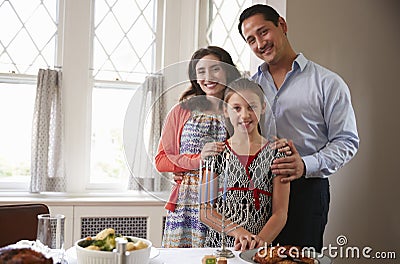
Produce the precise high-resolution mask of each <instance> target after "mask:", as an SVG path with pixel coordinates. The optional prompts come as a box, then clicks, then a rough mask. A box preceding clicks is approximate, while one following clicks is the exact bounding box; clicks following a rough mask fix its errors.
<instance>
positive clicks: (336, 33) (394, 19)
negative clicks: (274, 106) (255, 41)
mask: <svg viewBox="0 0 400 264" xmlns="http://www.w3.org/2000/svg"><path fill="white" fill-rule="evenodd" d="M399 7H400V2H398V1H397V0H384V1H375V0H351V1H348V0H336V1H320V0H302V1H298V0H288V1H287V10H286V18H287V22H288V27H289V32H288V37H289V39H290V40H291V42H292V44H293V46H294V48H295V50H296V51H297V52H303V53H304V54H305V56H306V57H308V58H309V59H312V60H314V61H316V62H317V63H319V64H322V65H324V66H326V67H327V68H330V69H332V70H333V71H336V72H338V73H339V74H340V75H341V76H342V77H343V78H344V80H345V81H346V82H347V83H348V85H349V87H350V90H351V94H352V101H353V106H354V108H355V112H356V117H357V123H358V129H359V134H360V139H361V142H360V149H359V152H358V154H357V155H356V157H355V158H354V159H353V160H352V161H351V162H350V163H349V164H348V165H347V166H346V167H344V168H343V169H341V170H340V171H339V172H338V173H336V174H335V175H333V176H332V177H331V181H330V183H331V207H330V208H331V209H330V213H329V222H328V226H327V230H326V236H325V244H329V243H331V244H333V245H336V238H337V236H338V235H346V236H347V239H348V245H353V246H360V247H361V246H370V247H372V248H373V249H374V250H381V251H397V255H398V256H397V259H399V258H400V243H399V241H400V226H399V223H400V212H399V211H400V210H399V209H400V207H399V205H398V201H399V200H400V195H399V193H400V190H399V187H400V179H399V178H400V169H399V160H398V157H399V155H398V150H399V149H400V144H399V139H398V135H399V129H400V122H399V120H400V118H399V116H398V114H399V109H398V107H399V101H398V100H399V97H400V89H399V88H400V87H399V86H400V85H399V80H398V75H399V74H398V69H399V67H398V63H399V59H400V56H399V50H398V47H400V34H399V28H398V26H399V25H400V17H399V16H398V10H400V8H399ZM366 262H367V261H366V260H365V259H360V260H359V261H358V262H357V263H366ZM335 263H356V260H354V259H353V260H347V261H346V260H340V259H337V260H335ZM367 263H395V262H390V261H387V260H386V261H383V260H382V261H381V262H376V260H375V261H371V262H367ZM397 263H398V262H397Z"/></svg>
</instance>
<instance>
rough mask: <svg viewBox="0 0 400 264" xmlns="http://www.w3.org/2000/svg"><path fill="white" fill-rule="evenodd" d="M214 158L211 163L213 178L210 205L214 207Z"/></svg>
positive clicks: (211, 179) (211, 180)
mask: <svg viewBox="0 0 400 264" xmlns="http://www.w3.org/2000/svg"><path fill="white" fill-rule="evenodd" d="M214 163H215V160H214V157H213V158H212V161H211V169H210V170H211V176H210V184H211V185H210V203H211V205H214Z"/></svg>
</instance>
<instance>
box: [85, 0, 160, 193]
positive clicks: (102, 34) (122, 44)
mask: <svg viewBox="0 0 400 264" xmlns="http://www.w3.org/2000/svg"><path fill="white" fill-rule="evenodd" d="M156 3H157V1H154V0H140V1H139V0H136V1H132V0H118V1H103V0H97V1H95V13H94V14H95V15H94V39H93V52H94V54H93V78H94V79H95V86H94V89H93V95H92V141H91V145H92V146H91V176H90V183H91V186H92V187H96V186H97V185H96V184H100V186H101V184H107V185H103V187H104V188H110V187H113V185H112V184H113V183H114V184H121V182H123V181H124V180H126V179H127V177H128V175H129V170H128V167H127V165H126V161H125V154H124V150H123V144H122V143H123V142H122V137H123V134H122V132H123V125H124V118H125V113H126V110H127V108H128V104H129V102H130V99H131V98H132V96H133V93H134V91H135V89H136V88H137V87H138V86H139V85H140V83H142V82H143V81H144V78H145V76H146V75H148V74H149V73H151V72H154V61H155V41H156V34H155V33H156V32H155V31H156V30H155V27H156V24H155V23H156ZM104 80H106V82H103V81H104Z"/></svg>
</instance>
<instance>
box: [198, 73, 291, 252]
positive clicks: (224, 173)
mask: <svg viewBox="0 0 400 264" xmlns="http://www.w3.org/2000/svg"><path fill="white" fill-rule="evenodd" d="M224 101H225V102H226V105H225V107H224V113H225V116H226V118H227V119H228V120H229V121H230V125H231V128H232V136H231V137H230V138H229V139H228V140H227V141H226V147H225V149H224V150H223V151H222V152H221V153H219V154H217V155H216V156H215V157H209V158H208V160H207V161H208V162H211V160H212V159H214V161H215V175H218V176H216V178H217V179H218V180H217V181H211V180H210V179H209V181H208V182H207V180H206V177H202V179H203V181H202V182H203V183H204V186H203V185H202V186H201V189H202V195H204V197H206V198H205V199H206V200H208V201H214V202H215V204H214V205H215V206H210V205H209V204H208V206H207V205H204V204H203V205H201V206H200V208H201V209H200V219H201V221H202V222H203V223H205V224H206V225H208V226H210V227H211V228H212V229H211V228H210V230H209V236H208V238H207V240H206V247H220V246H221V244H220V242H221V237H220V234H219V232H220V231H221V225H216V224H215V223H214V222H215V221H216V222H217V223H218V221H219V220H220V219H221V218H222V216H221V213H222V202H223V200H225V201H226V208H225V212H226V213H225V218H230V217H231V218H232V222H234V226H236V224H238V223H242V222H245V221H247V222H246V223H245V224H244V225H243V226H242V227H238V228H237V229H235V230H233V231H231V232H228V233H227V235H228V236H227V246H228V247H235V249H236V250H239V249H241V250H245V249H252V248H256V247H260V246H264V244H265V243H268V244H269V243H272V241H273V240H274V239H275V237H276V236H277V235H278V234H279V232H280V231H281V230H282V228H283V227H284V225H285V223H286V218H287V211H288V204H289V189H290V184H286V183H282V182H281V181H280V177H275V175H273V174H272V173H271V170H270V166H271V163H272V161H273V160H274V159H275V158H277V157H278V156H282V155H284V154H281V153H280V152H278V150H274V149H272V147H271V144H270V143H269V142H268V140H267V139H266V138H265V137H263V136H262V135H261V134H260V131H261V129H260V124H262V122H260V119H263V117H264V115H265V112H266V102H265V99H264V94H263V91H262V89H261V88H260V86H259V85H258V84H256V83H254V82H252V81H250V80H248V79H244V78H243V79H238V80H236V81H233V82H232V83H231V84H229V85H228V88H227V89H226V90H225V96H224ZM227 123H228V122H227ZM210 167H211V166H208V168H210ZM208 175H212V173H211V172H210V173H209V174H208ZM225 177H226V178H225ZM210 178H211V177H210ZM212 182H217V183H218V186H219V187H218V192H214V193H215V194H217V196H216V197H210V195H212V191H211V189H212V188H215V186H214V185H215V184H213V183H212ZM205 185H208V186H207V187H206V186H205ZM206 189H207V190H208V191H207V193H206ZM215 189H216V188H215ZM224 192H225V193H224ZM213 199H215V200H213ZM202 201H204V199H202ZM242 204H243V205H249V213H248V214H247V211H246V210H247V209H246V207H244V208H241V207H238V205H242ZM238 208H239V209H238ZM211 210H212V212H211ZM211 213H212V214H211ZM241 217H242V218H243V219H241ZM217 219H219V220H217ZM235 223H236V224H235Z"/></svg>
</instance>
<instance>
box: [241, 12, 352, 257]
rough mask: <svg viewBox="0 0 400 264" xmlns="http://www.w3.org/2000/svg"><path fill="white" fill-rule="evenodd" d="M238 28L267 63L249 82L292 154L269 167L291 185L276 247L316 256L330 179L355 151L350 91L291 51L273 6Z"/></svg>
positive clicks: (253, 14)
mask: <svg viewBox="0 0 400 264" xmlns="http://www.w3.org/2000/svg"><path fill="white" fill-rule="evenodd" d="M238 29H239V32H240V34H241V35H242V37H243V38H244V39H245V41H246V42H247V43H248V45H249V46H250V48H251V50H252V51H253V52H254V54H255V55H256V56H257V57H259V58H260V59H262V60H263V61H264V63H263V64H261V65H260V66H259V68H258V71H257V73H256V74H255V75H254V76H253V77H252V78H253V79H254V80H255V81H256V82H258V83H259V84H260V85H261V86H262V87H263V89H264V92H265V94H266V96H267V98H268V101H269V103H270V105H271V108H272V111H273V113H274V115H275V119H276V128H277V136H278V137H279V138H287V139H291V140H290V141H289V145H290V147H291V149H292V152H293V154H292V155H291V156H287V157H285V158H281V159H277V160H276V161H275V162H274V164H273V166H272V169H273V170H272V172H273V173H274V174H277V175H287V177H286V178H285V179H284V180H283V181H286V182H290V184H291V186H290V187H291V189H290V203H289V213H288V221H287V224H286V226H285V228H284V229H283V230H282V232H281V233H280V235H279V236H278V238H277V239H276V241H275V242H277V243H280V244H281V245H298V246H308V247H314V248H315V249H316V250H317V251H320V250H321V248H322V245H323V233H324V230H325V225H326V223H327V217H328V210H329V200H330V193H329V181H328V176H329V175H331V174H332V173H334V172H336V171H337V170H338V169H339V168H341V167H342V166H344V165H345V164H346V163H347V162H349V161H350V159H351V158H352V157H353V156H354V155H355V154H356V152H357V150H358V146H359V137H358V132H357V127H356V119H355V115H354V110H353V107H352V105H351V98H350V92H349V89H348V87H347V85H346V83H345V82H344V81H343V80H342V79H341V78H340V77H339V76H338V75H337V74H336V73H333V72H331V71H329V70H328V69H326V68H324V67H322V66H320V65H318V64H316V63H314V62H312V61H309V60H307V59H306V58H305V57H304V55H303V54H301V53H299V54H297V53H296V52H295V51H294V50H293V48H292V47H291V45H290V43H289V40H288V38H287V36H286V33H287V31H288V28H287V24H286V21H285V20H284V19H283V18H282V17H281V16H280V15H279V14H278V13H277V12H276V11H275V10H274V9H273V8H271V7H270V6H267V5H254V6H251V7H249V8H247V9H246V10H244V11H243V12H242V14H241V16H240V18H239V25H238Z"/></svg>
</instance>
